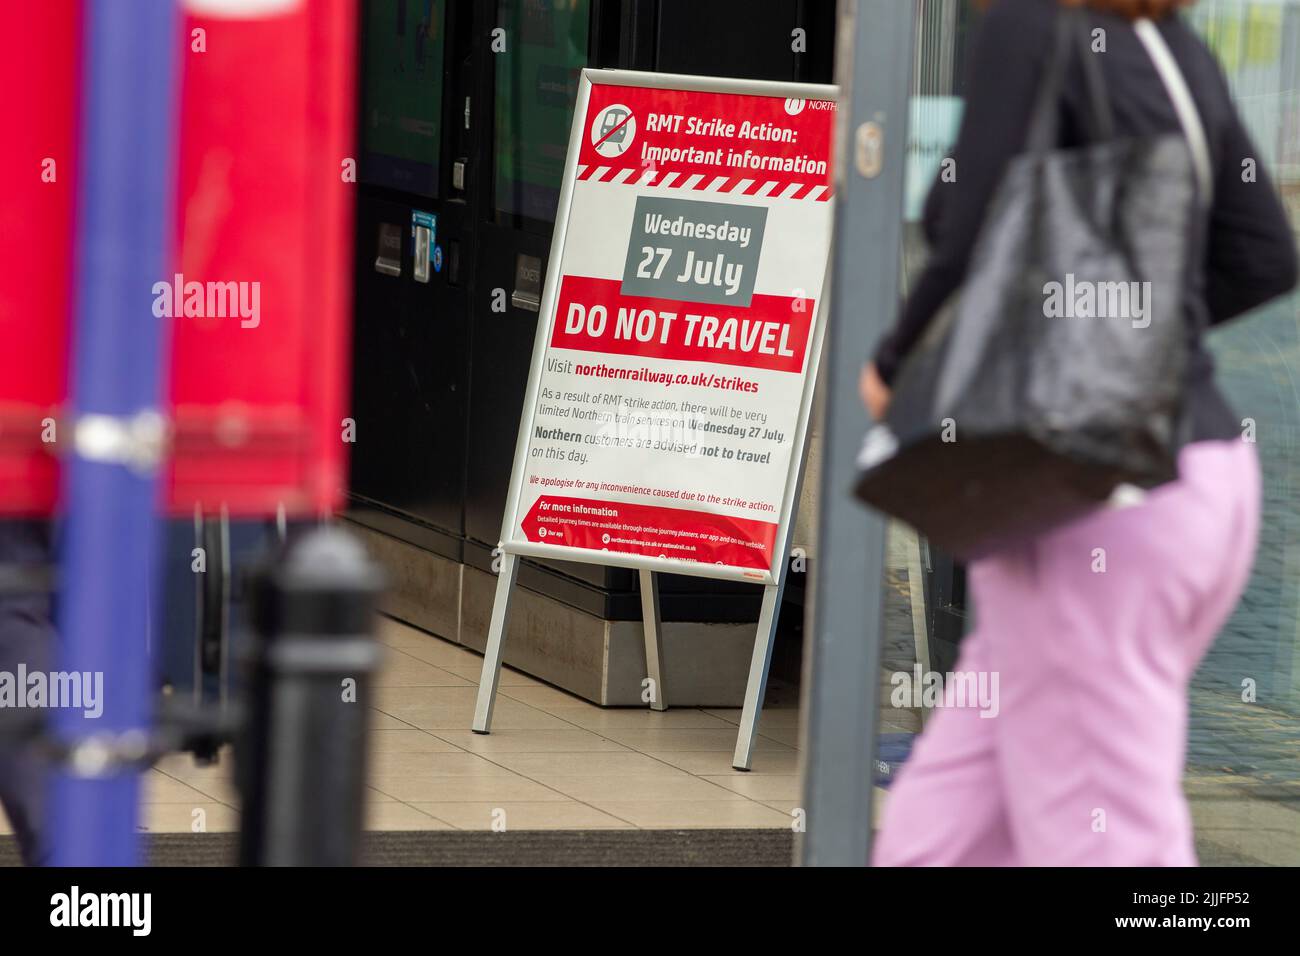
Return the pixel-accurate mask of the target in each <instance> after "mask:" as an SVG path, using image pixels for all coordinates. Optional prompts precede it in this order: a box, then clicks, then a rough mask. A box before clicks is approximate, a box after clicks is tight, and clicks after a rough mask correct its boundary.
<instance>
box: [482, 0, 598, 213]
mask: <svg viewBox="0 0 1300 956" xmlns="http://www.w3.org/2000/svg"><path fill="white" fill-rule="evenodd" d="M498 10H499V14H500V16H499V20H500V22H501V23H502V25H503V26H504V27H505V31H506V32H505V38H506V43H507V46H506V49H505V51H504V52H502V53H498V54H497V57H496V149H495V151H494V152H495V157H496V165H495V170H494V173H495V175H494V196H495V205H496V209H497V210H498V212H501V213H504V214H506V215H511V216H523V217H525V218H528V219H538V220H543V221H552V220H554V219H555V210H556V207H557V206H558V205H559V201H560V180H561V179H562V178H563V176H564V159H565V153H566V151H567V150H568V146H569V127H570V124H571V123H572V120H573V104H574V102H575V101H576V100H577V97H578V79H579V76H580V74H581V72H582V68H583V67H584V66H586V65H587V41H588V34H589V31H590V23H591V3H590V0H502V2H501V4H500V6H499V8H498Z"/></svg>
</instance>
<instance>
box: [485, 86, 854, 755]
mask: <svg viewBox="0 0 1300 956" xmlns="http://www.w3.org/2000/svg"><path fill="white" fill-rule="evenodd" d="M594 85H602V86H629V87H640V88H645V89H668V90H682V91H685V92H698V93H725V94H736V95H748V96H765V97H781V98H786V99H806V100H838V97H839V88H838V87H836V86H831V85H824V84H814V83H786V82H774V81H767V80H740V79H733V78H728V77H705V76H687V75H681V74H672V73H647V72H642V71H637V70H602V69H591V68H587V69H584V70H583V71H582V76H581V79H580V81H579V87H578V98H577V102H576V103H575V104H574V113H573V116H574V118H573V123H572V126H571V128H570V132H569V148H568V155H567V157H566V159H565V164H564V179H563V182H562V184H561V188H560V201H559V208H558V210H557V213H556V217H555V231H554V233H553V237H552V240H551V253H550V263H549V268H548V269H547V274H546V284H545V286H544V287H543V290H542V303H541V310H540V312H539V313H538V322H537V332H536V336H535V338H534V341H533V357H532V364H531V366H530V368H529V373H528V386H527V389H526V391H525V393H524V405H523V410H522V412H521V414H520V422H519V431H518V437H517V438H516V442H515V457H514V465H513V467H512V470H511V475H510V489H509V493H508V496H507V498H506V507H505V514H504V517H503V519H502V523H501V541H500V549H501V569H500V572H499V575H498V578H497V590H496V596H495V599H494V601H493V606H492V618H491V621H490V623H489V626H488V640H487V647H486V648H485V651H484V657H483V672H482V675H481V677H480V678H479V691H478V700H477V704H476V706H475V710H474V723H473V727H472V729H473V730H474V732H475V733H480V734H486V733H489V732H490V729H491V724H492V710H493V705H494V703H495V701H496V692H497V688H498V685H499V682H500V675H501V659H502V646H503V643H504V640H505V633H506V630H507V627H508V625H509V618H510V600H511V591H512V590H513V587H514V584H515V579H516V577H517V576H518V572H519V559H520V558H524V557H532V558H543V559H548V560H552V561H576V562H581V563H584V564H600V565H607V566H612V567H622V568H632V569H635V570H637V571H638V572H639V579H640V586H641V607H642V616H643V622H644V627H645V643H646V671H647V676H648V677H649V678H650V680H651V681H652V682H653V687H652V700H651V705H650V706H651V708H652V709H654V710H660V711H662V710H667V708H668V703H667V695H666V693H665V688H664V682H663V673H662V662H663V642H662V624H661V621H660V615H659V592H658V583H657V580H656V578H655V574H656V573H658V572H669V573H672V574H686V575H693V576H695V577H704V578H712V579H716V580H724V581H743V582H746V583H749V584H761V585H763V601H762V606H761V610H760V612H759V619H758V633H757V636H756V639H755V643H754V653H753V657H752V659H751V662H750V671H749V679H748V683H747V685H746V689H745V703H744V709H743V711H742V715H741V721H740V732H739V735H738V738H737V742H736V751H735V755H734V757H733V760H732V765H733V766H734V767H735V768H736V769H738V770H748V769H749V768H750V764H751V760H752V756H753V748H754V737H755V734H756V731H757V727H758V718H759V712H760V710H761V708H762V702H763V693H764V691H765V689H766V686H767V673H768V668H769V666H770V664H771V659H772V645H773V641H774V638H775V632H776V624H777V618H778V616H779V611H780V606H781V595H782V593H783V591H784V588H785V580H786V575H787V573H788V568H789V561H788V554H787V552H788V549H789V545H790V541H789V538H790V534H791V532H792V530H793V521H794V511H795V508H796V507H797V506H798V500H799V492H800V485H801V479H802V475H803V462H804V456H805V452H806V449H807V440H808V424H809V419H810V418H811V414H812V407H813V405H812V403H813V390H814V388H815V386H816V383H817V375H818V370H819V367H820V363H821V352H822V346H823V341H824V337H825V328H826V316H827V314H828V310H827V308H826V301H827V297H828V295H829V292H830V283H829V271H830V270H829V260H830V240H831V236H832V234H833V229H834V215H835V213H834V204H833V202H832V205H831V209H830V210H829V214H830V219H829V221H828V223H827V232H826V249H827V277H826V281H824V282H823V286H822V294H821V296H819V298H818V301H817V302H816V304H815V306H814V312H813V316H812V322H811V326H810V331H809V343H808V355H807V360H806V362H805V364H804V370H803V372H802V374H803V376H804V383H803V391H802V395H801V399H800V404H799V414H798V419H797V422H796V427H795V432H794V435H793V438H792V441H791V455H790V466H789V469H788V472H787V474H786V480H785V488H784V492H783V494H782V500H781V508H780V512H779V514H778V516H777V533H776V539H775V541H774V542H773V548H772V564H771V566H770V567H769V568H767V569H766V570H765V571H758V570H755V569H751V568H740V567H732V566H719V565H711V564H703V563H701V562H696V561H685V560H682V559H679V558H666V557H655V556H652V555H637V554H621V553H616V552H611V551H593V550H590V549H587V548H575V547H571V546H568V545H553V544H542V543H539V542H530V541H527V540H522V541H521V540H517V536H516V534H515V529H516V527H517V526H518V517H519V516H518V511H519V501H520V498H521V495H522V490H523V482H524V471H525V469H526V467H527V462H528V447H529V436H530V434H531V432H532V423H533V419H534V415H535V414H536V410H537V404H538V393H539V391H540V389H541V380H542V374H543V370H544V366H545V362H546V352H547V348H548V343H549V342H550V339H551V332H552V329H553V328H554V325H555V321H556V299H557V297H558V294H559V287H560V280H561V278H562V275H561V265H562V263H563V258H564V256H563V253H564V242H565V237H566V235H567V233H568V226H569V216H570V213H571V211H572V205H573V190H574V183H575V182H576V181H577V167H578V157H579V153H580V150H581V144H582V137H583V136H584V135H585V131H586V124H587V106H588V102H589V100H590V96H591V88H592V86H594ZM828 161H829V160H828Z"/></svg>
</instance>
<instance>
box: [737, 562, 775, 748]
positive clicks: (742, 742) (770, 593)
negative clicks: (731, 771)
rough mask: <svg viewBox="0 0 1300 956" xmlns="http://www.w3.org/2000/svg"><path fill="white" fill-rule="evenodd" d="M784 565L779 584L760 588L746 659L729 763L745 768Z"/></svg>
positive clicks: (768, 658) (759, 706)
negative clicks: (742, 698)
mask: <svg viewBox="0 0 1300 956" xmlns="http://www.w3.org/2000/svg"><path fill="white" fill-rule="evenodd" d="M787 573H788V571H787V569H786V568H784V567H783V568H782V569H781V578H780V583H779V584H769V585H766V586H765V587H764V588H763V607H762V609H761V610H760V611H759V612H758V634H757V636H756V637H755V639H754V656H753V657H752V658H751V659H750V662H749V682H748V683H747V684H746V685H745V708H744V710H742V711H741V712H740V733H739V734H738V735H737V737H736V753H735V755H734V756H733V757H732V758H731V766H733V767H734V768H735V769H737V770H748V769H749V768H750V765H751V764H752V763H753V760H754V737H755V736H756V735H757V734H758V717H759V713H760V712H761V711H762V709H763V695H764V694H766V693H767V671H768V668H769V667H771V665H772V645H773V644H775V643H776V623H777V619H778V618H779V617H780V615H781V592H782V591H784V590H785V576H786V574H787Z"/></svg>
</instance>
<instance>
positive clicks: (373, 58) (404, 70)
mask: <svg viewBox="0 0 1300 956" xmlns="http://www.w3.org/2000/svg"><path fill="white" fill-rule="evenodd" d="M443 7H444V4H443V3H442V2H441V0H369V2H367V3H366V4H365V8H366V19H365V29H366V41H365V42H366V61H365V63H366V65H365V97H364V101H363V103H362V110H363V115H362V135H361V139H362V159H361V178H362V179H363V180H364V181H365V182H369V183H373V184H375V185H378V186H387V187H389V188H390V189H398V190H401V191H402V192H410V193H418V194H420V195H423V196H434V195H436V194H437V190H438V155H439V151H440V149H439V147H440V143H441V139H440V134H441V132H442V131H441V129H440V125H441V121H442V69H443V41H444V36H443V33H444V29H445V27H444V17H443V12H444V11H443Z"/></svg>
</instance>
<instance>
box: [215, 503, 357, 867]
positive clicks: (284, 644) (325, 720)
mask: <svg viewBox="0 0 1300 956" xmlns="http://www.w3.org/2000/svg"><path fill="white" fill-rule="evenodd" d="M381 589H382V574H381V572H380V571H379V569H378V567H377V566H376V565H375V564H373V563H372V562H371V561H370V559H369V557H368V556H367V555H366V553H365V549H364V548H363V547H362V546H361V544H360V543H359V542H358V541H357V540H356V539H355V538H354V537H352V536H351V535H350V534H348V533H347V532H345V531H343V530H342V529H340V528H336V527H318V528H313V529H312V530H310V531H307V532H305V533H304V534H303V535H302V536H301V537H299V538H298V539H297V540H295V541H293V542H291V543H290V545H289V547H288V549H287V551H286V553H285V556H284V560H283V561H281V562H279V563H278V564H276V565H274V566H270V567H266V568H263V569H262V570H260V571H259V572H258V573H257V574H256V575H255V576H254V578H253V580H252V582H251V595H250V596H251V608H252V620H253V631H254V634H255V642H256V646H255V649H254V651H253V657H252V660H251V665H252V666H251V674H250V683H249V688H248V711H247V712H248V723H247V724H246V726H245V731H244V734H243V739H242V743H241V745H240V746H239V747H238V748H237V750H236V755H235V757H236V762H237V765H238V775H239V784H240V791H241V797H242V802H243V809H242V813H241V820H242V823H241V832H240V863H241V865H244V866H352V865H355V864H356V863H357V860H358V854H359V850H360V843H361V829H362V821H363V815H364V812H365V799H364V797H365V789H366V748H367V732H368V729H369V719H368V717H367V714H368V713H369V710H370V706H369V701H370V696H369V695H370V687H371V683H372V680H373V676H374V674H375V671H376V670H377V668H378V666H379V659H380V647H379V645H378V643H377V642H376V641H375V639H374V634H373V631H374V627H375V602H376V599H377V597H378V594H379V592H380V590H381Z"/></svg>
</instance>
